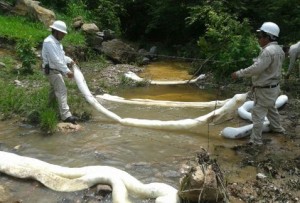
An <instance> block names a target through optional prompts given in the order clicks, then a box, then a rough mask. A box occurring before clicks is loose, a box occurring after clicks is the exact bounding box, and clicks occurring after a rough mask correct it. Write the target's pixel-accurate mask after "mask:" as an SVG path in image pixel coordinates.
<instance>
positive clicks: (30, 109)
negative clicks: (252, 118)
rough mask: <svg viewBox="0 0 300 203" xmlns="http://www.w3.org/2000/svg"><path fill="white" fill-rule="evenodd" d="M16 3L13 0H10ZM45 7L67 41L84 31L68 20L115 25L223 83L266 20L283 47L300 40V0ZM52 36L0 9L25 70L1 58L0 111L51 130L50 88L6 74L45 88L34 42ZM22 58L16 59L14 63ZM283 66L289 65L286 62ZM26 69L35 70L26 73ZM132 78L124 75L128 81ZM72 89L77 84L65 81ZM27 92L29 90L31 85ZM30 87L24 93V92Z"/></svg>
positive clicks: (130, 0)
mask: <svg viewBox="0 0 300 203" xmlns="http://www.w3.org/2000/svg"><path fill="white" fill-rule="evenodd" d="M7 2H9V3H11V4H12V5H14V3H15V2H16V1H15V0H7ZM40 2H41V6H43V7H46V8H48V9H52V10H54V11H55V14H56V17H57V19H61V20H64V21H65V22H66V23H67V24H68V31H69V34H68V35H66V37H65V38H64V40H63V41H62V43H63V44H67V45H76V46H78V45H79V46H85V45H86V41H85V37H84V35H83V33H81V32H80V31H75V30H73V29H72V26H70V25H71V24H72V23H73V19H74V18H76V17H78V16H81V17H82V18H83V19H84V21H85V22H93V23H95V24H96V25H97V26H98V27H99V28H100V30H104V29H111V30H113V31H115V33H116V34H117V36H118V37H121V38H123V39H127V40H129V41H133V42H135V43H136V44H138V45H139V48H146V49H148V48H149V47H151V46H153V45H156V46H157V47H158V52H159V54H160V53H162V52H163V54H164V56H168V55H169V56H171V57H172V58H173V59H174V58H175V59H176V57H178V59H182V58H188V59H189V60H192V61H194V63H193V64H195V65H194V68H193V69H191V70H190V71H191V73H192V74H194V73H197V74H200V73H203V72H211V73H213V75H214V77H215V79H216V81H217V82H222V83H224V82H226V78H227V79H229V78H230V77H229V75H230V73H232V72H233V71H235V70H237V69H240V68H245V67H247V66H249V65H251V63H252V58H253V57H255V56H256V55H257V54H258V50H259V49H258V48H259V46H258V43H257V40H256V38H255V30H256V29H257V28H259V27H260V25H261V24H262V23H263V22H266V21H273V22H275V23H277V24H278V25H279V27H280V28H281V32H280V41H279V43H280V44H281V45H290V44H292V43H295V42H297V41H298V40H299V36H300V30H299V29H298V28H299V27H300V12H299V9H300V4H299V2H298V0H278V1H273V0H264V1H261V0H260V1H258V0H252V1H249V0H240V1H224V0H214V1H211V0H203V1H196V0H190V1H185V0H157V1H153V0H122V1H117V0H52V1H48V0H41V1H40ZM47 35H49V30H48V28H45V27H44V25H42V23H39V22H33V21H32V19H28V18H26V17H18V16H14V15H10V14H5V15H4V14H0V37H1V38H5V39H10V40H12V41H14V42H16V46H15V47H16V50H15V51H16V53H17V55H18V60H19V61H20V62H21V63H22V70H24V71H19V69H16V68H15V67H16V64H18V63H19V61H18V60H17V59H11V58H9V57H2V58H1V60H0V62H4V63H5V64H7V66H8V68H5V69H1V70H0V71H1V72H0V77H1V80H0V88H1V89H2V90H4V91H3V93H2V94H1V95H0V109H1V112H2V113H3V116H2V117H3V118H5V117H9V116H10V114H11V113H16V114H20V115H24V114H25V115H24V116H25V117H26V118H27V119H28V120H29V121H30V122H33V123H35V122H37V123H39V124H40V125H41V127H42V128H43V129H47V130H50V131H51V129H53V128H54V126H55V124H56V123H57V122H58V114H57V108H55V107H49V106H48V104H46V103H45V101H47V94H48V90H47V88H40V89H39V90H38V91H37V92H32V91H24V88H22V87H18V86H15V85H14V84H11V83H10V82H7V81H8V80H7V78H8V79H11V80H12V79H14V78H18V79H23V80H35V82H36V83H38V84H39V85H41V86H42V87H47V83H45V80H44V77H43V75H41V73H40V71H34V69H36V68H37V66H38V64H36V61H35V60H36V58H35V56H34V52H33V48H36V47H40V46H41V44H42V41H43V39H44V38H45V37H46V36H47ZM17 61H18V62H17ZM285 66H286V65H285ZM22 72H23V73H34V74H32V75H24V74H22ZM123 82H125V83H126V82H127V81H123ZM67 85H68V86H69V88H71V89H73V90H74V89H76V87H75V86H74V84H72V83H68V82H67ZM29 90H30V88H29ZM25 92H26V93H25ZM81 100H82V98H81V97H79V96H78V95H76V94H73V95H71V96H70V104H71V106H73V108H74V105H79V106H78V108H76V107H75V108H74V109H81V108H82V106H81V105H83V104H82V101H81Z"/></svg>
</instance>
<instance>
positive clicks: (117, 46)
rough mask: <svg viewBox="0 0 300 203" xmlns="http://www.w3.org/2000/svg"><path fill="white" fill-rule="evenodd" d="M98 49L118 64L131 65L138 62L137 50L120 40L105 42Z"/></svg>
mask: <svg viewBox="0 0 300 203" xmlns="http://www.w3.org/2000/svg"><path fill="white" fill-rule="evenodd" d="M97 49H98V50H100V52H101V53H103V54H104V55H106V56H108V57H109V58H110V59H112V60H113V61H114V62H116V63H131V62H134V61H136V56H137V53H136V51H135V49H134V48H132V47H131V46H130V45H128V44H126V43H124V42H122V41H121V40H120V39H113V40H110V41H106V42H103V43H102V44H101V46H100V47H98V48H97Z"/></svg>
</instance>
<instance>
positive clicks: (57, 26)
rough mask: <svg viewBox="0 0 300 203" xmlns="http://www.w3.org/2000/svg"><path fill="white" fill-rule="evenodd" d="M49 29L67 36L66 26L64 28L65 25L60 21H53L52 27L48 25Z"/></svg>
mask: <svg viewBox="0 0 300 203" xmlns="http://www.w3.org/2000/svg"><path fill="white" fill-rule="evenodd" d="M50 27H51V28H52V29H54V30H57V31H60V32H63V33H65V34H67V33H68V32H67V26H66V23H64V22H63V21H61V20H57V21H54V23H53V24H52V25H50Z"/></svg>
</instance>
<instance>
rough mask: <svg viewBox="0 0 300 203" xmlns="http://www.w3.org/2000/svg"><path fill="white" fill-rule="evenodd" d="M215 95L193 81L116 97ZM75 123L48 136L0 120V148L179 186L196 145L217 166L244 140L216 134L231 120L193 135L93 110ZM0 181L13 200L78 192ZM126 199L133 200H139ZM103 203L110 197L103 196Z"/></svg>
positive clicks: (166, 114)
mask: <svg viewBox="0 0 300 203" xmlns="http://www.w3.org/2000/svg"><path fill="white" fill-rule="evenodd" d="M169 65H170V64H169ZM154 67H155V66H154ZM172 69H173V67H172V65H171V68H162V69H161V70H160V71H159V75H160V76H162V75H165V77H166V78H167V76H168V75H169V73H170V72H172V71H173V70H172ZM152 70H154V73H157V71H156V70H155V68H152V69H151V67H148V69H146V71H147V72H144V73H143V74H144V75H140V76H141V77H145V75H148V76H149V75H151V77H152V79H155V80H160V78H157V77H155V74H154V73H153V74H152V72H151V71H152ZM174 72H175V71H174ZM178 72H179V75H180V76H181V77H177V79H178V80H182V79H189V78H190V77H191V76H190V75H188V74H187V73H186V71H182V70H180V71H178ZM182 75H184V77H182ZM171 79H172V80H174V79H176V76H174V74H173V76H172V78H171ZM216 94H217V92H216V90H205V89H199V87H197V86H195V85H184V86H183V85H179V86H150V87H142V88H136V89H128V90H120V91H119V92H118V96H121V97H125V98H147V99H157V100H170V101H213V100H216V98H217V97H216ZM232 96H233V95H230V93H229V94H228V96H226V95H223V96H221V98H217V99H219V100H222V99H226V98H227V97H228V98H229V97H232ZM102 104H103V106H105V107H106V108H107V109H109V110H110V111H112V112H114V113H116V114H118V115H119V116H121V117H127V118H130V117H131V118H146V119H158V120H179V119H184V118H195V117H199V116H201V115H204V114H206V113H208V112H210V111H212V110H214V109H211V108H208V109H198V108H193V107H189V108H187V107H184V108H181V107H176V108H174V107H157V106H134V105H129V104H118V103H112V102H107V101H106V102H103V103H102ZM80 125H81V126H82V129H81V130H80V131H78V132H74V133H56V134H54V135H51V136H49V135H43V134H42V133H41V132H40V131H39V130H38V129H36V128H33V127H32V126H27V125H24V124H21V123H18V122H17V121H11V120H10V121H3V122H0V143H1V144H0V149H1V150H8V149H12V148H15V149H16V151H17V153H18V154H20V155H24V156H28V157H34V158H37V159H40V160H43V161H46V162H49V163H52V164H56V165H61V166H67V167H83V166H88V165H108V166H112V167H116V168H119V169H121V170H125V171H126V172H128V173H130V174H131V175H133V176H134V177H136V178H137V179H139V180H140V181H142V182H144V183H150V182H163V183H167V184H169V185H172V186H174V187H175V188H178V185H179V179H180V177H181V176H182V174H181V172H180V169H181V166H182V164H184V163H186V161H187V160H188V159H192V158H193V157H194V156H195V152H196V151H199V150H200V149H201V147H203V148H204V149H206V150H208V151H209V152H210V153H211V155H212V156H214V157H215V158H217V160H218V161H219V163H220V164H221V165H222V167H224V168H231V167H233V166H235V167H236V162H238V161H239V158H238V157H237V156H236V155H235V154H234V151H232V150H231V149H230V148H231V147H233V146H235V145H237V144H241V143H243V142H245V141H244V140H229V139H224V138H223V137H221V136H220V135H219V134H220V131H221V130H222V129H223V128H224V127H227V126H239V125H240V123H233V122H232V121H225V122H223V123H220V124H218V125H210V126H206V127H204V128H203V129H202V131H201V133H199V134H193V133H187V132H177V131H163V130H153V129H146V128H138V127H131V126H123V125H120V124H118V123H114V122H109V121H106V120H105V118H104V117H103V116H102V115H101V114H100V113H97V112H95V113H94V117H93V119H92V120H91V121H88V122H86V123H80ZM233 171H235V170H233ZM255 172H256V171H254V168H252V167H248V168H245V169H244V170H243V171H241V172H239V174H236V172H234V173H233V174H230V171H228V174H227V176H228V179H230V178H234V179H235V181H239V180H241V181H242V180H243V181H245V180H247V178H248V177H250V176H253V175H255ZM0 181H1V183H3V185H5V186H7V188H9V189H10V191H9V193H10V194H11V195H12V197H13V200H14V201H17V200H20V201H21V202H23V203H32V202H43V203H47V202H49V203H53V202H78V201H79V202H80V200H82V197H83V193H82V192H73V193H61V192H54V191H51V190H50V189H48V188H45V187H42V186H40V185H39V184H38V183H37V182H35V181H26V180H20V179H15V178H12V177H9V176H6V175H3V174H0ZM131 198H132V199H133V201H134V202H140V200H139V201H137V200H135V199H134V198H133V197H131ZM77 199H78V201H76V200H77ZM107 202H110V200H109V199H108V200H107ZM145 202H147V201H145Z"/></svg>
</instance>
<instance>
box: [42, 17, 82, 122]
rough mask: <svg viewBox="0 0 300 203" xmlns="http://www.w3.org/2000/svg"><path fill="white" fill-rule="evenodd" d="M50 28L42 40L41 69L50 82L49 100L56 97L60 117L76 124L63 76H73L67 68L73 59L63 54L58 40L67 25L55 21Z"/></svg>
mask: <svg viewBox="0 0 300 203" xmlns="http://www.w3.org/2000/svg"><path fill="white" fill-rule="evenodd" d="M50 28H51V29H52V33H51V34H50V35H49V36H48V37H47V38H46V39H45V40H44V42H43V48H42V58H43V69H44V71H45V74H46V75H47V77H48V80H49V82H50V92H49V101H50V102H53V100H54V99H55V97H56V99H57V102H58V106H59V112H60V117H61V119H62V120H63V121H64V122H70V123H73V124H76V121H77V120H78V118H77V117H75V116H72V114H71V112H70V108H69V106H68V102H67V87H66V85H65V82H64V79H63V77H64V76H66V77H68V78H73V77H74V75H73V72H72V71H71V70H70V69H69V67H71V66H72V65H74V61H73V60H72V59H71V58H70V57H68V56H66V55H65V52H64V50H63V46H62V44H61V43H60V41H61V40H62V39H63V38H64V36H65V35H66V34H67V26H66V24H65V23H64V22H63V21H60V20H57V21H55V22H54V23H53V24H52V25H51V26H50Z"/></svg>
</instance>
